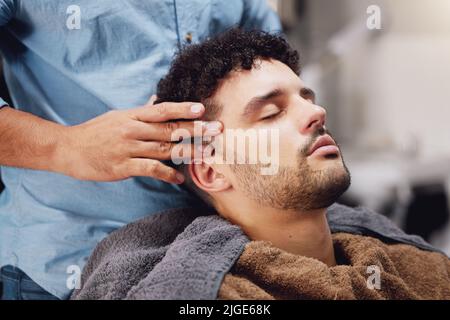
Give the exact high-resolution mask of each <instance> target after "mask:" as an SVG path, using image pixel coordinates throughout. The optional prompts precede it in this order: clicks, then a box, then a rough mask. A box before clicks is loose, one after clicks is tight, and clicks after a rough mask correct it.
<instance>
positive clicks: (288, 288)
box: [73, 29, 450, 299]
mask: <svg viewBox="0 0 450 320" xmlns="http://www.w3.org/2000/svg"><path fill="white" fill-rule="evenodd" d="M158 99H159V100H160V101H199V102H202V103H204V105H205V106H206V110H207V111H206V113H205V116H204V119H203V120H212V119H214V120H219V121H221V122H222V123H223V125H224V129H225V130H224V132H226V131H227V130H232V129H244V130H246V129H256V130H269V131H270V130H272V129H275V130H276V131H277V133H278V135H279V141H276V143H277V144H276V145H271V146H270V148H269V149H270V151H271V152H272V153H273V152H274V151H275V150H277V151H278V152H279V156H278V157H276V159H275V161H278V165H279V168H278V170H277V171H276V173H275V174H261V172H262V171H261V170H262V169H263V168H264V167H265V166H264V165H263V164H261V163H256V164H249V163H248V162H246V163H244V164H239V163H237V162H236V161H235V162H234V163H231V164H230V163H227V162H226V161H217V159H222V160H223V159H224V158H225V153H226V154H232V155H235V156H236V158H234V159H239V158H241V159H242V158H244V159H245V160H248V156H249V155H248V154H245V151H246V150H247V148H240V149H237V150H236V148H234V146H235V144H234V142H231V141H230V140H227V139H226V134H225V133H224V134H221V135H219V136H217V137H216V140H215V141H214V143H213V145H214V146H215V148H214V149H211V148H209V149H208V147H206V148H203V151H204V154H203V157H201V158H197V161H195V162H194V163H189V164H182V165H181V169H182V170H184V171H185V172H186V177H188V179H187V181H186V186H187V187H188V188H189V189H190V190H192V191H193V192H195V193H197V194H198V195H199V196H200V197H201V198H202V199H203V200H204V201H205V203H207V204H208V205H209V206H210V207H213V208H214V209H215V211H216V212H217V213H218V215H217V214H212V215H204V214H205V213H204V212H206V210H205V209H203V211H204V212H202V213H199V210H200V209H192V210H191V211H186V210H180V211H178V212H176V211H175V212H171V213H165V214H164V215H160V216H158V217H151V218H146V219H144V220H141V221H139V222H137V223H134V224H132V225H129V226H127V227H126V228H124V229H122V230H119V231H118V232H115V233H113V234H112V235H111V236H110V237H109V238H108V239H106V240H105V241H103V242H102V243H101V244H100V245H99V247H98V248H97V249H96V250H95V252H94V254H93V256H91V259H90V261H89V263H88V265H87V267H86V269H85V270H84V274H83V277H82V279H81V289H80V290H77V291H76V292H75V293H74V295H73V297H74V298H79V299H85V298H118V299H121V298H129V299H135V298H139V299H141V298H147V299H153V298H156V299H159V298H161V299H167V298H169V299H170V298H176V299H178V298H186V299H198V298H200V299H201V298H205V299H211V298H220V299H242V298H243V299H304V298H306V299H420V298H431V299H450V276H449V275H450V260H449V259H448V257H446V256H445V255H444V254H442V253H439V252H436V250H434V249H433V248H431V246H429V245H427V244H426V243H424V241H422V240H421V239H419V238H418V237H415V236H407V235H405V234H404V233H402V232H401V231H400V230H398V229H397V228H395V227H394V226H393V225H392V224H390V223H388V222H387V221H385V220H383V219H381V218H380V217H379V216H378V215H377V214H376V213H372V212H368V211H366V210H363V209H360V210H353V209H349V208H346V207H343V206H340V205H336V204H333V203H334V202H335V201H336V200H337V199H338V197H339V196H340V195H342V193H344V192H345V191H346V190H347V188H348V187H349V185H350V174H349V171H348V169H347V168H346V166H345V164H344V161H343V157H342V154H341V150H340V149H339V147H338V146H337V144H336V142H335V140H334V139H333V138H332V136H331V135H330V133H329V132H328V131H327V129H326V126H325V122H326V111H325V109H324V108H322V107H321V106H318V105H316V103H315V97H314V93H313V91H312V90H311V89H309V88H307V87H306V86H305V84H304V83H303V82H302V80H301V79H300V78H299V57H298V54H297V52H296V51H294V50H293V49H292V48H291V47H290V46H289V44H288V43H287V42H286V41H285V40H284V39H283V38H281V37H278V36H275V35H270V34H266V33H263V32H257V31H252V32H243V31H240V30H237V29H234V30H230V31H228V32H227V33H224V34H222V35H221V36H219V37H217V38H214V39H210V40H208V41H206V42H204V43H203V44H200V45H194V46H190V47H187V48H185V49H184V50H183V51H181V53H179V55H178V56H177V57H176V59H175V60H174V62H173V64H172V67H171V69H170V71H169V74H168V75H167V76H166V77H165V78H164V79H162V80H161V81H160V83H159V86H158ZM218 142H220V143H218ZM220 145H221V146H224V148H223V149H221V148H219V147H217V146H220ZM203 147H204V146H203ZM206 150H208V151H209V153H208V152H205V151H206ZM272 160H274V159H273V158H272ZM342 212H345V213H346V214H344V215H343V214H342ZM339 215H341V218H337V217H339ZM219 216H220V217H219ZM343 217H344V218H343ZM352 219H356V220H357V219H359V220H360V222H361V221H365V222H364V223H366V225H359V227H358V228H351V225H352V223H351V221H352ZM374 219H375V220H376V221H378V222H376V223H374V224H371V223H370V221H371V220H374ZM380 221H382V222H380ZM330 226H332V228H331V229H332V230H330ZM156 230H159V232H156ZM161 230H162V231H161ZM161 234H164V237H161V238H158V236H157V235H161Z"/></svg>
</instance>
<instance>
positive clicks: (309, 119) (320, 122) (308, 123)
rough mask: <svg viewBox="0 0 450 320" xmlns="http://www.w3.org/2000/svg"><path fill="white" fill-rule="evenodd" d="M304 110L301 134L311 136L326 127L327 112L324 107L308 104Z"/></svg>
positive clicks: (301, 116)
mask: <svg viewBox="0 0 450 320" xmlns="http://www.w3.org/2000/svg"><path fill="white" fill-rule="evenodd" d="M302 109H303V112H300V128H299V130H300V133H302V134H305V135H307V134H311V133H313V132H315V131H316V130H317V129H318V128H322V127H324V126H325V121H326V116H327V112H326V110H325V109H324V108H323V107H321V106H318V105H316V104H312V103H308V104H305V105H304V106H303V108H302Z"/></svg>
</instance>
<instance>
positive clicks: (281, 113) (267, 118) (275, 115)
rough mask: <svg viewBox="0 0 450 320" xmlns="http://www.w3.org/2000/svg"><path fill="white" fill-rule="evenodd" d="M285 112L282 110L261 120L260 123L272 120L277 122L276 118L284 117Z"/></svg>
mask: <svg viewBox="0 0 450 320" xmlns="http://www.w3.org/2000/svg"><path fill="white" fill-rule="evenodd" d="M284 112H285V111H284V110H281V111H279V112H276V113H272V114H270V115H268V116H265V117H263V118H261V119H259V120H260V121H272V120H275V119H276V118H278V117H279V116H281V115H283V114H284Z"/></svg>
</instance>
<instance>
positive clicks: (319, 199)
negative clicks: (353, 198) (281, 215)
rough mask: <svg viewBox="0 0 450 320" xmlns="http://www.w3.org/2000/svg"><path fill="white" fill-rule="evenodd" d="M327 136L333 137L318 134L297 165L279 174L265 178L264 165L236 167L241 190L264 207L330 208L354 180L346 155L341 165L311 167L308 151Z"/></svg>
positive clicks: (288, 208)
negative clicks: (345, 160)
mask: <svg viewBox="0 0 450 320" xmlns="http://www.w3.org/2000/svg"><path fill="white" fill-rule="evenodd" d="M324 134H329V135H330V136H331V134H330V133H329V132H328V131H327V130H325V129H324V128H320V129H318V130H317V131H316V132H314V134H313V135H312V136H311V137H310V139H309V141H308V143H307V144H306V145H305V146H304V147H303V148H301V149H300V150H299V151H298V153H297V165H296V166H280V168H279V170H278V173H277V174H276V175H261V168H262V167H263V165H261V164H252V165H249V164H245V165H242V164H234V165H232V166H231V168H232V170H233V171H234V173H235V175H236V178H237V181H238V185H239V188H240V189H241V190H242V191H243V192H244V193H245V194H246V196H248V197H249V198H251V199H253V200H254V201H256V202H258V203H260V204H261V205H263V206H269V207H272V208H276V209H283V210H302V211H309V210H316V209H321V208H326V207H329V206H330V205H332V204H333V203H334V202H336V200H337V199H338V198H339V197H340V196H341V195H342V194H343V193H344V192H345V191H346V190H347V189H348V187H349V186H350V182H351V178H350V172H349V170H348V168H347V166H346V165H345V162H344V160H343V158H342V155H341V157H340V161H341V164H340V165H337V164H333V165H330V166H329V167H327V168H325V169H321V170H313V168H311V166H310V165H309V164H308V162H307V156H308V151H309V150H310V148H311V146H312V145H313V144H314V142H315V141H316V140H317V137H319V136H321V135H324ZM339 149H340V148H339ZM325 161H337V160H325Z"/></svg>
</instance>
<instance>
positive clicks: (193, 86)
mask: <svg viewBox="0 0 450 320" xmlns="http://www.w3.org/2000/svg"><path fill="white" fill-rule="evenodd" d="M269 58H272V59H275V60H278V61H281V62H283V63H284V64H286V65H287V66H289V67H290V68H291V69H292V70H293V71H294V72H295V73H296V74H299V73H300V66H299V55H298V52H297V51H296V50H294V49H292V48H291V46H290V45H289V44H288V42H287V41H286V40H285V39H284V38H283V37H281V36H280V35H274V34H270V33H267V32H263V31H258V30H254V31H243V30H241V29H238V28H233V29H230V30H228V31H226V32H224V33H222V34H220V35H219V36H217V37H214V38H211V39H208V40H206V41H205V42H203V43H201V44H195V45H188V46H186V47H184V48H183V49H182V50H180V51H179V52H178V53H177V55H176V56H175V59H174V60H173V62H172V65H171V67H170V70H169V73H168V74H167V75H166V76H165V77H164V78H163V79H161V81H160V82H159V83H158V88H157V96H158V101H156V102H157V103H158V102H164V101H172V102H183V101H192V102H202V103H203V104H204V105H205V108H206V112H205V115H204V117H203V118H204V119H208V120H212V119H214V118H216V117H217V116H218V115H219V114H220V112H221V108H220V106H217V105H215V104H214V103H212V102H211V101H208V99H209V98H210V97H211V96H212V95H213V94H214V92H215V90H216V89H217V86H218V83H219V80H221V79H223V78H225V77H226V76H227V75H228V73H230V72H231V71H233V70H239V69H241V68H242V69H245V70H250V69H252V68H253V67H254V64H255V61H256V60H257V59H269Z"/></svg>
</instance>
